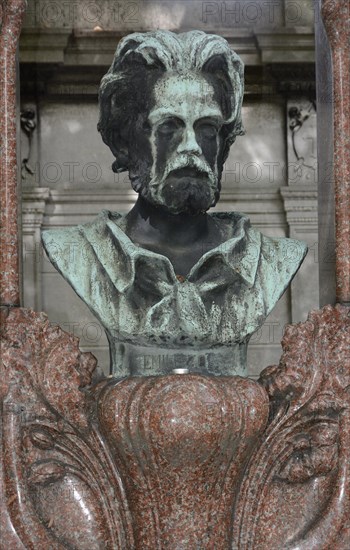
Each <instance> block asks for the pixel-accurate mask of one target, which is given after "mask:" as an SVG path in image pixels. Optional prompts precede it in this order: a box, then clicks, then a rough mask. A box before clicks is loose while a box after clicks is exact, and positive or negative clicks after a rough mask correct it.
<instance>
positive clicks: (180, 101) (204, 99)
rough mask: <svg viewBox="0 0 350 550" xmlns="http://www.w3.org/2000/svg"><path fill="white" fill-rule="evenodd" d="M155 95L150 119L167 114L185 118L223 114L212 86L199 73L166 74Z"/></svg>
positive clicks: (158, 84) (158, 83) (156, 87)
mask: <svg viewBox="0 0 350 550" xmlns="http://www.w3.org/2000/svg"><path fill="white" fill-rule="evenodd" d="M153 97H154V105H153V108H152V109H151V111H150V113H149V119H150V121H151V122H156V121H157V119H159V118H164V117H166V116H178V117H180V118H182V119H193V118H202V117H208V116H213V117H220V118H221V117H222V112H221V109H220V106H219V104H218V102H217V101H216V99H215V98H214V88H213V86H212V85H211V84H210V83H209V82H208V81H207V80H206V79H205V78H204V77H203V76H201V75H198V74H188V75H179V74H177V73H172V74H167V75H165V76H163V77H162V78H161V79H160V80H158V82H157V83H156V84H155V87H154V92H153Z"/></svg>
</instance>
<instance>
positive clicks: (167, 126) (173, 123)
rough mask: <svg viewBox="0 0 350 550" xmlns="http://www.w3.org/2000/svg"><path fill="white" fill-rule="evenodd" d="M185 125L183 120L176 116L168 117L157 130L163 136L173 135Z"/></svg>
mask: <svg viewBox="0 0 350 550" xmlns="http://www.w3.org/2000/svg"><path fill="white" fill-rule="evenodd" d="M181 126H183V124H182V122H181V121H180V120H178V119H176V118H168V119H167V120H165V121H164V122H163V123H162V124H160V125H159V126H158V129H157V132H158V134H160V135H161V136H164V137H171V136H172V135H173V134H175V132H177V130H178V129H179V128H181Z"/></svg>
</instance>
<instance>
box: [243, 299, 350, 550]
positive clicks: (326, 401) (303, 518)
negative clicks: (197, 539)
mask: <svg viewBox="0 0 350 550" xmlns="http://www.w3.org/2000/svg"><path fill="white" fill-rule="evenodd" d="M282 347H283V355H282V358H281V361H280V364H279V365H278V366H274V367H269V368H267V369H265V370H264V371H263V372H262V374H261V376H260V383H261V384H262V385H263V386H264V387H265V388H266V390H267V392H268V394H269V397H270V401H271V405H270V420H269V425H268V427H267V429H266V431H265V433H264V435H263V441H262V443H261V445H260V446H259V447H258V448H257V449H256V450H255V452H254V453H253V455H252V456H251V459H250V465H249V467H248V470H247V471H246V474H245V478H244V480H243V483H242V486H241V488H240V492H239V496H238V499H237V502H236V507H235V521H234V534H235V535H234V544H233V548H234V549H236V548H239V550H248V549H255V548H259V550H267V549H271V548H277V547H278V548H282V547H283V548H284V549H290V550H316V549H317V550H326V549H329V548H332V549H339V550H344V549H345V548H348V547H349V546H350V525H349V517H350V461H349V454H350V451H349V449H350V391H349V390H350V317H349V309H348V308H345V307H342V306H339V305H338V306H336V307H332V306H326V307H324V308H323V309H322V310H321V311H315V312H312V313H310V314H309V317H308V320H307V321H306V322H305V323H299V324H297V325H290V326H288V327H287V329H286V331H285V334H284V337H283V340H282Z"/></svg>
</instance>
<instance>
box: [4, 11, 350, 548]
mask: <svg viewBox="0 0 350 550" xmlns="http://www.w3.org/2000/svg"><path fill="white" fill-rule="evenodd" d="M24 6H25V3H24V2H23V1H22V0H12V1H9V2H6V3H3V7H2V10H3V11H2V17H3V25H2V28H1V47H2V49H3V51H4V56H3V58H1V60H0V73H1V90H2V93H3V96H4V98H5V99H6V102H3V103H2V109H3V114H4V115H5V117H6V116H8V117H9V118H8V121H7V122H6V123H4V121H5V120H6V118H5V117H2V119H1V124H2V130H3V132H2V134H1V139H2V143H1V146H2V152H3V155H2V158H1V160H0V166H1V175H2V178H3V180H2V187H1V198H2V201H3V205H4V214H3V215H2V220H1V221H2V231H1V234H0V237H1V244H2V245H4V244H5V247H2V252H1V253H2V259H3V264H4V269H3V277H2V288H1V320H2V325H1V352H2V353H1V366H2V377H1V380H0V397H1V404H2V415H1V430H2V431H1V434H2V437H1V447H0V452H1V461H2V468H1V470H0V478H1V479H0V512H1V515H0V522H1V533H2V539H3V540H2V544H3V546H2V547H3V548H11V550H12V549H14V550H17V549H18V550H23V549H27V548H28V549H34V548H35V549H43V550H44V549H45V550H46V549H48V548H50V549H55V550H56V549H57V550H68V549H72V548H74V549H78V550H85V549H89V550H95V549H101V550H102V549H103V550H105V549H111V550H115V549H120V550H125V549H139V550H145V549H150V550H151V549H152V550H154V549H155V548H158V549H174V550H175V549H180V548H181V549H187V550H193V549H194V548H198V549H199V548H200V549H208V550H209V549H212V548H215V549H218V550H226V549H231V550H248V549H249V550H257V549H259V550H272V549H275V548H283V549H289V550H312V549H314V550H316V548H317V550H320V549H324V550H326V549H329V548H332V549H335V550H345V549H347V548H349V546H350V524H349V517H350V461H349V450H350V415H349V411H350V394H349V388H350V357H349V351H350V350H349V338H350V315H349V313H350V312H349V307H348V302H349V301H350V300H349V296H348V294H347V291H348V286H347V279H346V277H347V276H348V274H349V273H348V271H347V265H348V264H347V263H346V261H345V260H344V257H343V256H342V255H339V250H340V251H343V250H344V249H345V248H346V243H345V240H344V238H343V237H344V235H345V233H346V227H347V226H346V223H344V221H346V220H345V215H344V204H345V201H346V200H349V198H346V197H348V196H347V195H346V194H345V193H344V188H345V187H346V186H348V183H347V182H348V180H346V178H345V179H343V180H342V179H341V178H340V175H341V174H342V173H343V172H345V173H346V170H347V168H348V164H346V163H347V162H348V157H347V159H346V160H345V162H344V157H342V156H340V157H339V158H337V171H336V175H337V181H336V193H335V201H336V203H337V201H338V202H339V201H341V204H340V206H341V208H340V209H338V210H336V219H337V220H338V222H337V223H338V233H339V235H340V237H342V239H341V243H340V244H341V247H340V248H339V250H338V259H339V262H340V263H339V265H338V268H339V269H338V270H337V283H338V289H340V290H339V293H338V295H337V296H338V297H339V303H337V304H336V305H335V306H333V305H327V306H325V307H324V308H323V309H322V310H321V311H314V312H311V313H310V314H309V317H308V319H307V321H306V322H304V323H299V324H297V325H290V326H288V327H287V328H286V330H285V334H284V337H283V341H282V347H283V354H282V357H281V360H280V363H279V365H274V366H270V367H267V368H266V369H265V370H264V371H263V372H262V373H261V376H260V378H259V380H258V381H253V380H250V379H248V378H247V377H246V376H244V374H245V348H246V344H247V342H248V340H249V337H250V335H251V334H252V333H253V332H254V330H256V329H257V328H258V327H259V326H260V324H261V323H262V321H263V319H264V318H265V317H266V315H267V314H268V312H269V311H270V310H271V309H272V307H273V306H274V304H275V303H276V301H277V300H278V299H279V297H280V296H281V294H282V293H283V291H284V290H285V288H286V287H287V285H288V284H289V282H290V280H291V278H292V277H293V275H294V274H295V272H296V270H297V269H298V267H299V265H300V263H301V261H302V259H303V256H304V254H305V247H304V246H303V245H302V244H301V243H298V242H297V241H291V240H288V239H271V238H267V237H265V236H263V235H261V234H260V233H259V232H258V231H257V230H255V229H254V228H252V227H251V226H250V223H249V220H248V219H247V217H246V216H244V215H243V214H240V213H236V212H233V213H223V214H210V213H207V211H208V209H209V208H210V207H211V206H212V205H213V204H215V202H216V201H217V200H218V199H219V192H220V175H221V170H222V166H223V162H224V160H225V158H226V155H227V152H228V148H229V147H230V145H231V144H232V143H233V141H234V139H235V137H236V136H237V135H239V134H241V133H242V125H241V119H240V107H241V100H242V77H243V73H242V64H241V62H240V60H239V58H238V57H237V56H236V55H235V54H234V53H233V52H232V51H231V50H230V49H229V48H228V46H227V44H226V42H225V41H224V40H223V39H221V38H219V37H216V36H211V35H205V34H204V33H200V32H196V31H194V32H190V33H186V34H182V35H175V34H171V33H168V32H164V31H157V32H155V33H151V34H146V35H143V34H134V35H131V36H129V37H126V38H125V39H124V40H123V41H122V42H121V43H120V44H119V46H118V49H117V53H116V56H115V59H114V61H113V64H112V67H111V69H110V71H109V72H108V74H107V75H106V76H105V77H104V79H103V81H102V85H101V94H100V105H101V118H100V122H99V129H100V132H101V134H102V137H103V139H104V140H105V141H106V142H107V143H108V145H109V146H110V147H111V149H112V151H113V153H114V154H115V157H116V160H115V163H114V169H115V170H117V171H118V170H129V173H130V179H131V181H132V185H133V187H134V188H135V189H136V190H137V192H138V193H139V198H138V200H137V203H136V205H135V207H134V208H133V209H132V210H131V212H129V213H128V214H127V215H126V216H122V215H119V214H116V213H112V212H107V211H105V212H103V213H102V214H101V215H100V216H99V217H98V218H97V219H96V220H92V222H91V223H89V224H85V225H82V226H78V227H73V228H71V229H69V230H65V231H56V232H53V231H52V232H47V233H46V234H44V237H43V238H44V242H45V246H46V249H47V251H48V254H49V256H50V258H51V260H52V262H53V263H54V264H55V265H56V267H57V268H58V269H59V271H60V272H61V273H62V274H63V275H64V277H65V278H66V279H67V280H68V281H69V282H70V284H71V285H72V286H73V288H74V289H75V291H76V292H77V293H78V294H79V296H80V297H81V298H82V299H83V300H84V301H85V302H86V303H87V304H88V305H89V307H90V309H91V310H92V311H93V313H94V314H95V315H96V316H97V317H98V318H99V319H100V321H101V322H102V323H103V325H104V327H105V329H106V332H107V334H108V338H109V342H110V348H111V371H112V374H111V375H110V376H109V377H104V376H102V375H101V374H100V373H99V372H98V370H97V369H96V360H95V358H94V357H93V356H92V355H91V354H88V353H81V352H80V350H79V342H78V339H77V338H75V337H74V336H72V335H70V334H68V333H65V332H64V331H62V330H61V329H60V328H58V327H53V326H51V325H50V322H49V320H48V318H47V316H46V315H45V314H44V313H38V312H34V311H32V310H29V309H25V308H22V307H20V297H19V294H20V293H19V270H18V247H17V233H18V230H17V215H16V208H17V197H16V154H15V145H16V126H15V95H14V90H15V74H16V65H15V52H16V44H17V40H18V35H19V31H20V27H21V21H22V17H23V12H24ZM324 6H325V9H324V16H325V17H326V18H327V20H331V21H334V17H335V15H336V13H337V11H339V10H340V7H339V3H337V2H336V1H335V0H332V1H326V2H325V3H324ZM339 28H340V31H339V34H340V35H341V38H342V40H340V39H339V36H338V35H336V36H335V35H333V38H335V39H336V43H337V44H338V45H339V43H340V44H342V48H343V49H342V51H343V52H344V51H345V53H346V55H348V53H349V46H347V49H346V44H349V42H348V41H346V40H345V39H346V38H348V37H349V28H350V27H349V26H348V27H344V26H340V27H339ZM339 40H340V42H339ZM333 45H334V42H333ZM335 55H336V59H337V60H338V65H337V64H336V67H337V68H338V69H339V55H340V54H339V52H338V51H337V53H336V54H335ZM340 59H344V58H342V57H341V55H340ZM345 59H348V58H345ZM335 70H336V69H335ZM345 74H346V71H345ZM335 76H336V77H339V79H341V78H342V77H343V73H342V72H341V71H340V72H338V73H337V74H336V75H335ZM337 89H338V88H337ZM338 91H339V90H338ZM140 98H143V99H142V101H141V99H140ZM335 101H336V105H338V108H339V105H342V103H341V98H340V96H339V94H338V93H337V94H335ZM342 112H345V114H346V113H347V114H348V112H349V104H346V105H345V109H343V110H342ZM348 118H349V117H348ZM347 120H348V119H347ZM338 126H339V124H338ZM338 126H337V127H336V129H338V130H339V128H338ZM340 128H343V121H342V123H341V124H340ZM335 135H336V136H338V137H337V139H338V140H339V141H340V142H341V140H342V137H341V134H339V132H338V133H337V132H335ZM339 136H340V137H339ZM341 145H342V146H344V147H346V146H347V144H346V141H345V145H344V143H343V144H342V143H337V147H338V149H337V148H336V150H343V149H342V148H341ZM342 170H343V172H342ZM343 181H345V184H344V183H343ZM338 206H339V205H338ZM338 214H339V215H338ZM348 245H349V243H348ZM290 247H292V250H293V254H292V253H291V250H290ZM72 249H73V250H74V254H72ZM286 251H288V253H286ZM344 273H345V276H344ZM343 276H344V277H343ZM149 357H151V359H149ZM142 358H147V359H146V360H143V359H142ZM237 374H239V376H237Z"/></svg>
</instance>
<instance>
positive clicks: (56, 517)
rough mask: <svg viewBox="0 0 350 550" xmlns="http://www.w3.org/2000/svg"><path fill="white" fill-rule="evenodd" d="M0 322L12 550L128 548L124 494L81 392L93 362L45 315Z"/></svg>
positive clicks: (10, 313) (6, 516) (18, 315)
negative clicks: (37, 549) (12, 534)
mask: <svg viewBox="0 0 350 550" xmlns="http://www.w3.org/2000/svg"><path fill="white" fill-rule="evenodd" d="M2 316H3V318H2V339H1V351H2V353H1V360H2V373H3V377H2V380H1V385H0V389H1V399H2V405H3V414H2V422H3V448H2V453H3V463H4V479H3V483H2V484H1V485H2V489H3V491H4V494H3V495H1V496H2V498H1V499H0V500H1V502H2V503H4V504H5V509H4V510H3V522H4V527H5V529H6V531H7V532H8V533H10V532H15V533H16V537H14V538H13V539H11V548H13V549H17V548H23V545H24V547H25V548H26V549H31V548H50V549H63V548H78V549H79V550H80V549H102V548H103V549H107V548H108V549H112V548H113V549H116V548H119V549H123V550H124V549H125V548H132V545H133V543H132V531H131V528H130V525H129V518H128V512H127V505H126V502H125V499H124V497H123V488H122V485H121V482H120V479H119V476H118V473H117V471H116V469H115V467H114V466H113V463H112V461H111V459H110V456H109V454H108V450H107V449H106V447H105V444H104V442H103V441H102V439H101V437H100V435H99V433H98V431H97V430H96V427H95V426H94V422H93V415H92V409H93V404H92V405H91V400H90V399H89V395H88V393H87V392H86V391H85V390H84V388H86V386H88V385H89V384H90V383H91V379H92V373H93V371H94V370H95V367H96V360H95V358H94V357H93V356H92V355H91V354H89V353H81V352H80V350H79V347H78V340H77V338H75V337H74V336H72V335H70V334H67V333H65V332H63V331H62V330H61V329H60V328H58V327H52V326H51V325H50V323H49V320H48V319H47V316H46V315H45V314H43V313H35V312H33V311H31V310H26V309H23V308H14V309H10V310H9V309H7V308H4V309H3V310H2Z"/></svg>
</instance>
